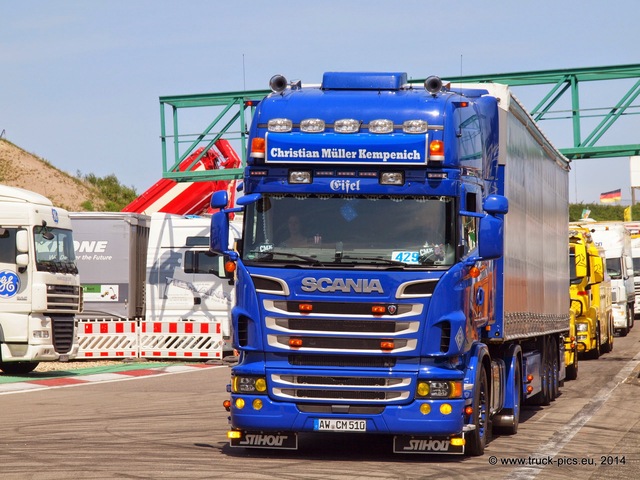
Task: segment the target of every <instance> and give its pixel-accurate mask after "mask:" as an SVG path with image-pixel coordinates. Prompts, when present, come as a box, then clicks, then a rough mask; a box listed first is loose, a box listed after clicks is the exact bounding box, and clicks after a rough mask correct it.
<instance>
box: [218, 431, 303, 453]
mask: <svg viewBox="0 0 640 480" xmlns="http://www.w3.org/2000/svg"><path fill="white" fill-rule="evenodd" d="M229 445H231V446H232V447H242V448H269V449H277V450H297V449H298V435H297V434H296V433H294V432H277V433H265V432H242V436H241V437H240V438H232V439H231V440H230V441H229Z"/></svg>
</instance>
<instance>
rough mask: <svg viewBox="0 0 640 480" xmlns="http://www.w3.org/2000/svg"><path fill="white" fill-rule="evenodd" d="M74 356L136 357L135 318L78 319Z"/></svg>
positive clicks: (136, 330)
mask: <svg viewBox="0 0 640 480" xmlns="http://www.w3.org/2000/svg"><path fill="white" fill-rule="evenodd" d="M78 343H79V345H80V348H79V350H78V356H77V357H76V358H137V357H138V352H139V349H138V328H137V322H136V320H121V319H109V318H103V319H81V320H78Z"/></svg>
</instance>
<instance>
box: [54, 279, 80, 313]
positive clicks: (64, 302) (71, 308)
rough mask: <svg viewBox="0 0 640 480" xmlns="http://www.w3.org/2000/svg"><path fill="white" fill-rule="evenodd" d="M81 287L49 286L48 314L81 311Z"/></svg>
mask: <svg viewBox="0 0 640 480" xmlns="http://www.w3.org/2000/svg"><path fill="white" fill-rule="evenodd" d="M81 292H82V290H81V287H79V286H77V285H49V284H48V285H47V312H52V313H71V314H75V313H78V312H79V311H80V302H81Z"/></svg>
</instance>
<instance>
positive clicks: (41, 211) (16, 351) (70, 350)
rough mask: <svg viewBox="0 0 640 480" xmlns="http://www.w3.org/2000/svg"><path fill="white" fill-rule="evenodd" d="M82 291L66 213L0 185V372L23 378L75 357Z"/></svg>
mask: <svg viewBox="0 0 640 480" xmlns="http://www.w3.org/2000/svg"><path fill="white" fill-rule="evenodd" d="M81 308H82V292H81V289H80V280H79V278H78V268H77V266H76V261H75V255H74V251H73V235H72V232H71V221H70V220H69V214H68V213H67V212H66V211H65V210H63V209H61V208H58V207H54V206H53V204H52V203H51V201H50V200H49V199H48V198H46V197H43V196H42V195H39V194H37V193H34V192H31V191H28V190H24V189H21V188H13V187H8V186H4V185H0V370H2V371H3V372H5V373H7V374H26V373H29V372H31V371H32V370H34V369H35V368H36V367H37V366H38V363H39V362H44V361H67V360H71V359H74V358H75V357H76V355H77V353H78V342H77V338H76V329H75V317H76V315H77V314H78V313H79V312H80V310H81Z"/></svg>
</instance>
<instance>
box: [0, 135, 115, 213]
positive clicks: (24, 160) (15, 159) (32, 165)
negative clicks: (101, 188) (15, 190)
mask: <svg viewBox="0 0 640 480" xmlns="http://www.w3.org/2000/svg"><path fill="white" fill-rule="evenodd" d="M0 184H3V185H8V186H10V187H20V188H24V189H26V190H31V191H32V192H36V193H39V194H41V195H44V196H45V197H47V198H49V199H50V200H51V201H52V202H53V204H54V205H55V206H57V207H61V208H64V209H66V210H68V211H70V212H81V211H85V210H86V208H84V207H83V203H85V202H90V203H91V204H92V205H93V207H94V209H99V207H102V206H104V204H105V202H104V200H103V199H102V198H101V196H100V193H99V192H98V190H97V189H96V188H95V187H93V185H91V184H89V183H87V182H85V181H83V180H81V179H79V178H76V177H72V176H71V175H69V174H68V173H65V172H63V171H61V170H58V169H57V168H55V167H54V166H52V165H51V164H50V163H49V162H47V161H46V160H44V159H42V158H39V157H37V156H35V155H32V154H31V153H28V152H26V151H24V150H23V149H21V148H20V147H18V146H16V145H14V144H13V143H11V142H9V141H7V140H4V139H0Z"/></svg>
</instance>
